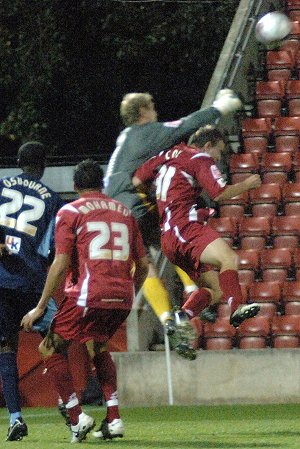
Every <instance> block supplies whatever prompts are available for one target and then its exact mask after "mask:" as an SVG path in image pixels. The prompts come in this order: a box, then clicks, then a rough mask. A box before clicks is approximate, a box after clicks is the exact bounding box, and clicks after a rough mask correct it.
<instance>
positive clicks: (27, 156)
mask: <svg viewBox="0 0 300 449" xmlns="http://www.w3.org/2000/svg"><path fill="white" fill-rule="evenodd" d="M45 160H46V148H45V146H44V145H43V144H42V143H41V142H33V141H32V142H26V143H24V144H23V145H21V146H20V148H19V151H18V165H19V167H21V168H22V167H39V166H42V167H43V166H45Z"/></svg>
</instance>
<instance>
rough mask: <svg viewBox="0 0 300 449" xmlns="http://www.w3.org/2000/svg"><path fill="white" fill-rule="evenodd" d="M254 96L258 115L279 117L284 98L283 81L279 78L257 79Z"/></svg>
mask: <svg viewBox="0 0 300 449" xmlns="http://www.w3.org/2000/svg"><path fill="white" fill-rule="evenodd" d="M255 98H256V111H257V116H258V117H266V118H274V117H279V116H280V115H281V108H282V105H283V100H284V98H285V84H284V82H283V81H281V80H273V81H270V80H269V81H257V82H256V89H255Z"/></svg>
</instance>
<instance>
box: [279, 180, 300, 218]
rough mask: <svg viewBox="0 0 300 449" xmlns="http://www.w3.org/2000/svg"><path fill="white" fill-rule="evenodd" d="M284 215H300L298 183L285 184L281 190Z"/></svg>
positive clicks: (299, 186) (299, 185)
mask: <svg viewBox="0 0 300 449" xmlns="http://www.w3.org/2000/svg"><path fill="white" fill-rule="evenodd" d="M282 198H283V211H284V214H285V215H299V214H300V182H297V183H288V184H285V185H284V186H283V188H282Z"/></svg>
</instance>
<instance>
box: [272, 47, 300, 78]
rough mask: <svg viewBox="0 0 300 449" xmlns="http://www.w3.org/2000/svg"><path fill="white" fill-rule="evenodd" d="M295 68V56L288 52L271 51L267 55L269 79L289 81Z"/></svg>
mask: <svg viewBox="0 0 300 449" xmlns="http://www.w3.org/2000/svg"><path fill="white" fill-rule="evenodd" d="M294 67H295V59H294V57H293V54H292V53H291V52H290V51H287V50H270V51H267V54H266V70H267V79H268V80H269V81H273V80H283V81H287V80H289V79H290V78H291V77H292V70H293V69H294Z"/></svg>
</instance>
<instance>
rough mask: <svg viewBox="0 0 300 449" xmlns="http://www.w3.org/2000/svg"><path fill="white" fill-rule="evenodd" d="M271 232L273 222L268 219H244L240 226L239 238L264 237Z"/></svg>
mask: <svg viewBox="0 0 300 449" xmlns="http://www.w3.org/2000/svg"><path fill="white" fill-rule="evenodd" d="M270 232H271V222H270V219H269V218H268V217H244V218H243V219H242V220H241V222H240V226H239V236H240V237H244V236H264V237H268V236H269V235H270Z"/></svg>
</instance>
